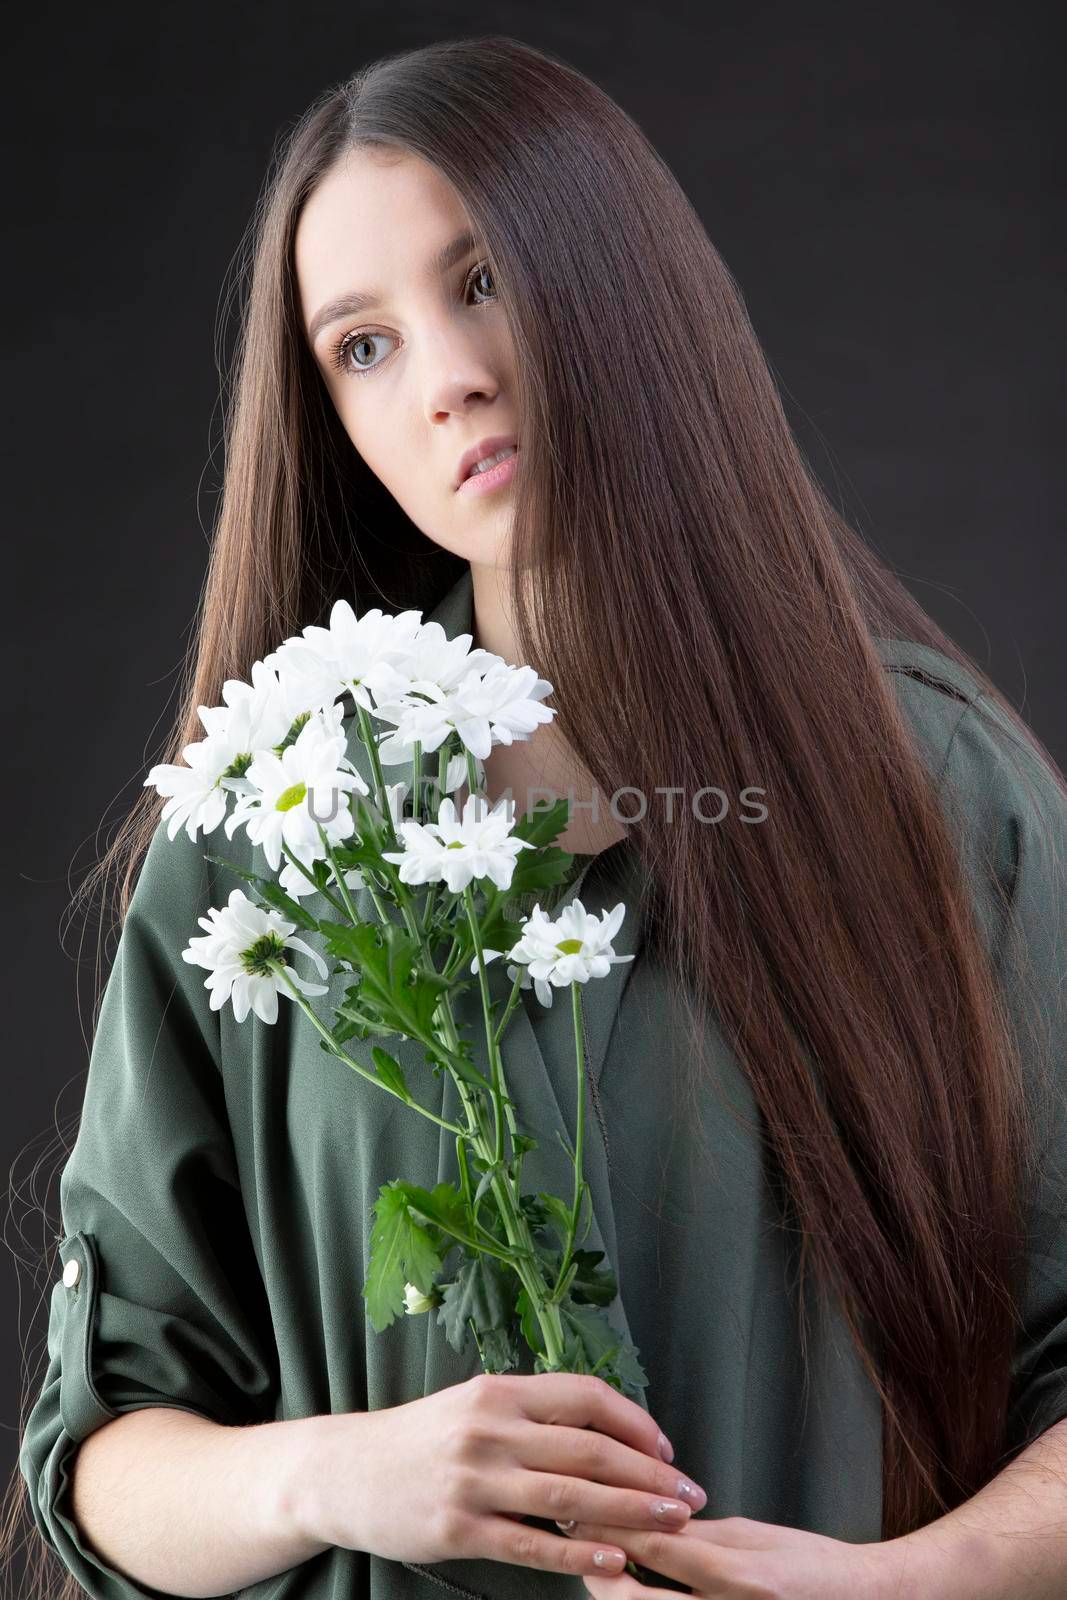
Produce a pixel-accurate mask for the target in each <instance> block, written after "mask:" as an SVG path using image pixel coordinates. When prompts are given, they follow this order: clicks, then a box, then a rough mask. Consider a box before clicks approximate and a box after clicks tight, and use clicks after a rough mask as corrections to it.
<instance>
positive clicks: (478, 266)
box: [330, 261, 496, 378]
mask: <svg viewBox="0 0 1067 1600" xmlns="http://www.w3.org/2000/svg"><path fill="white" fill-rule="evenodd" d="M488 266H489V263H488V261H476V262H475V264H474V266H473V267H472V268H471V269H470V271H469V272H468V274H467V276H466V278H465V280H464V284H463V287H464V291H466V288H467V285H468V284H469V283H470V281H471V279H472V278H474V277H477V276H478V274H479V273H481V272H482V271H483V270H484V269H485V268H487V267H488ZM495 299H496V292H495V291H494V292H493V294H492V295H490V296H488V297H487V298H486V299H484V300H479V301H478V302H477V304H478V305H483V306H484V305H491V304H492V302H493V300H495ZM376 335H377V336H379V337H381V338H391V337H392V335H390V334H383V333H382V330H381V329H380V328H353V329H350V331H349V332H348V333H346V334H344V335H343V336H342V337H341V338H340V339H338V340H337V341H336V342H335V343H334V344H333V345H332V346H331V348H330V365H331V366H332V367H333V368H334V369H335V370H336V371H337V372H340V373H341V374H342V375H343V376H345V377H349V378H366V377H369V376H370V374H371V373H372V372H377V370H378V368H379V367H381V366H384V365H385V360H388V357H386V358H385V360H383V361H376V362H375V363H374V365H373V366H370V367H350V366H348V365H347V363H346V357H347V355H348V351H349V347H350V346H351V345H353V344H357V343H358V342H359V340H360V339H372V338H374V337H375V336H376Z"/></svg>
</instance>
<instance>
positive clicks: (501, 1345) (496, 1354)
mask: <svg viewBox="0 0 1067 1600" xmlns="http://www.w3.org/2000/svg"><path fill="white" fill-rule="evenodd" d="M478 1343H479V1344H480V1345H481V1347H482V1369H483V1371H485V1372H510V1371H511V1369H512V1368H513V1367H517V1366H518V1364H519V1346H518V1344H517V1342H516V1339H515V1335H514V1333H512V1331H511V1329H510V1328H489V1329H488V1330H487V1331H486V1332H485V1333H482V1332H481V1330H479V1333H478Z"/></svg>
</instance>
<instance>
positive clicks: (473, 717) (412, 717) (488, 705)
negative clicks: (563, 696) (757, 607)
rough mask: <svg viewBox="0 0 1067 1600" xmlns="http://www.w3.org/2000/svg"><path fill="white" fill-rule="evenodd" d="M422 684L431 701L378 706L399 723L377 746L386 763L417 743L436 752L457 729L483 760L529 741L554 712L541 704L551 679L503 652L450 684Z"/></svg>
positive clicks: (407, 756) (381, 713)
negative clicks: (510, 659) (495, 749)
mask: <svg viewBox="0 0 1067 1600" xmlns="http://www.w3.org/2000/svg"><path fill="white" fill-rule="evenodd" d="M419 687H420V688H421V689H422V691H423V692H424V693H425V694H426V695H427V697H428V698H427V699H425V700H417V701H414V700H413V701H398V702H387V703H385V704H382V705H379V707H378V709H377V714H378V716H380V717H381V718H382V719H383V720H384V721H387V722H393V723H395V724H396V731H395V732H394V733H391V734H387V735H386V737H385V738H384V739H383V740H382V741H381V744H380V745H379V746H378V754H379V756H380V757H381V760H382V762H383V764H385V765H388V766H391V765H395V764H396V763H398V762H401V761H410V760H411V758H412V755H413V754H414V750H413V746H414V744H415V742H416V741H418V743H419V744H420V745H421V746H422V748H423V750H424V751H432V750H436V749H437V748H438V746H439V745H440V744H442V743H443V742H444V740H445V739H447V738H448V735H449V734H450V733H451V732H452V731H453V729H454V730H455V732H456V733H457V734H458V735H459V738H460V741H461V742H462V744H463V745H464V746H465V747H466V749H468V750H469V751H470V752H471V754H472V755H473V756H476V757H477V759H478V760H479V761H484V760H485V759H486V757H487V756H488V754H489V752H490V750H491V749H492V747H493V745H494V744H513V743H514V741H515V740H516V739H528V738H529V737H530V735H531V733H533V731H534V729H535V728H537V727H539V726H540V725H541V723H543V722H551V720H552V718H553V717H554V716H555V714H556V713H555V711H554V709H553V708H552V707H551V706H546V705H542V703H541V702H542V701H543V700H544V697H545V696H546V695H549V694H551V693H552V685H551V684H550V683H549V682H548V680H547V678H539V677H538V676H537V673H536V672H535V671H534V669H533V667H513V666H510V665H509V664H508V662H506V661H502V660H501V659H500V657H499V656H493V657H492V658H491V659H490V662H489V665H488V666H487V667H485V668H484V669H482V668H472V669H471V670H470V671H468V672H466V673H465V674H464V675H463V677H462V678H461V679H460V680H459V682H458V683H456V684H455V685H454V686H453V687H451V688H448V687H443V686H440V685H434V684H432V683H424V684H422V685H420V686H419Z"/></svg>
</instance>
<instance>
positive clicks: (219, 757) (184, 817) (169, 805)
mask: <svg viewBox="0 0 1067 1600" xmlns="http://www.w3.org/2000/svg"><path fill="white" fill-rule="evenodd" d="M199 711H200V713H201V716H202V715H203V711H204V707H203V706H201V707H199ZM235 753H236V752H235V751H234V749H233V746H232V745H231V744H230V742H229V740H228V739H226V738H224V737H219V738H214V737H213V738H207V739H199V740H194V741H193V743H192V744H187V745H186V746H185V747H184V749H183V750H182V758H183V760H184V761H185V763H186V765H185V766H184V767H181V766H175V765H173V764H172V763H170V762H166V761H160V762H157V763H156V765H155V766H154V767H151V768H150V769H149V773H148V777H147V778H146V779H145V780H144V785H143V787H145V788H147V787H148V786H149V785H152V786H153V787H154V788H155V789H157V790H158V791H159V793H160V794H161V795H165V796H167V797H168V798H167V799H166V802H165V804H164V806H163V810H162V812H161V813H160V819H161V821H163V822H165V823H166V824H167V835H168V837H169V838H171V839H173V838H174V837H175V835H176V834H177V832H178V829H179V828H181V827H184V828H185V831H186V833H187V834H188V835H189V837H190V839H194V840H195V838H196V836H197V832H198V831H199V830H200V829H201V828H202V829H203V830H204V833H205V834H208V833H212V832H213V831H214V830H215V829H216V828H217V827H218V825H219V823H220V822H221V821H222V819H223V817H224V816H225V815H226V806H227V802H228V799H229V795H228V791H227V790H226V789H224V788H223V787H222V784H221V782H220V779H221V778H222V776H223V774H224V773H225V772H227V771H228V770H229V769H230V767H231V766H232V765H233V762H234V756H235Z"/></svg>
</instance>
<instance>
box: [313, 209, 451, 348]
mask: <svg viewBox="0 0 1067 1600" xmlns="http://www.w3.org/2000/svg"><path fill="white" fill-rule="evenodd" d="M477 243H478V241H477V240H476V239H475V237H474V235H473V233H471V232H470V230H469V229H466V230H464V232H463V233H457V234H456V237H455V238H454V239H450V240H449V241H448V243H447V244H444V245H442V246H441V248H440V249H439V250H435V251H434V253H433V255H432V256H431V257H430V259H429V261H428V263H427V266H426V276H427V277H429V278H433V277H442V276H443V275H444V274H445V273H446V272H447V271H448V270H449V268H450V267H453V266H455V264H456V262H457V261H459V260H461V259H462V257H463V256H465V255H469V254H470V252H471V251H472V250H474V249H475V248H476V246H477ZM384 298H385V297H384V295H383V294H382V292H381V290H380V289H370V290H363V291H360V292H356V291H353V293H351V294H342V295H338V297H337V298H336V299H335V300H327V302H326V304H325V305H323V306H320V307H319V309H318V310H317V311H316V313H315V315H314V316H313V317H312V319H311V325H310V327H309V328H308V343H309V344H312V345H313V344H314V343H315V340H316V339H317V338H318V336H319V334H320V333H321V332H322V330H323V328H326V327H328V326H329V324H330V323H331V322H339V321H340V320H341V318H342V317H353V316H358V315H359V313H360V312H363V311H369V310H370V309H371V307H372V306H376V305H379V304H380V303H381V301H382V300H383V299H384Z"/></svg>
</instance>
